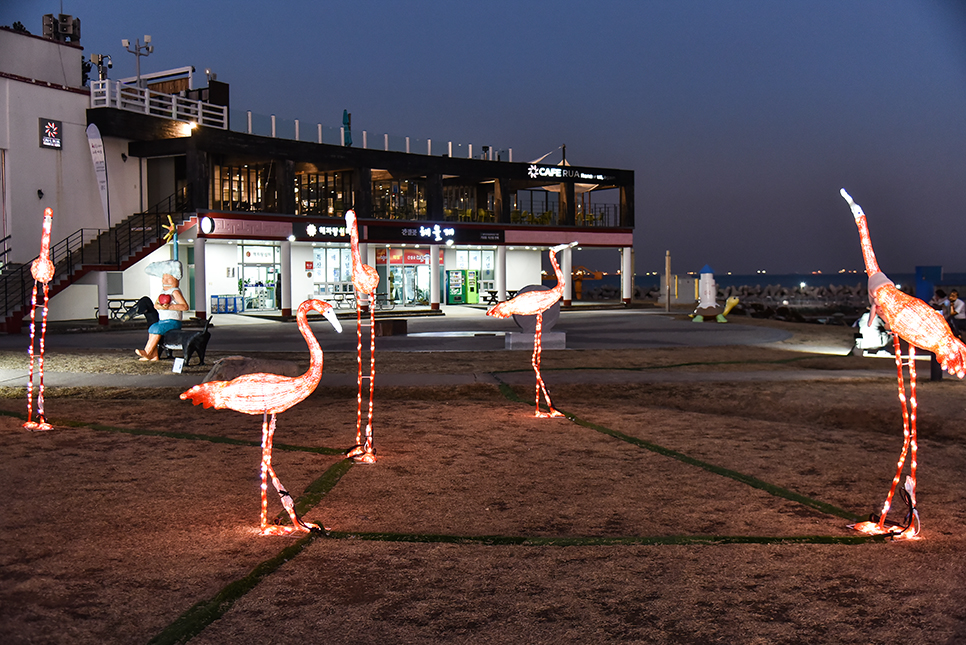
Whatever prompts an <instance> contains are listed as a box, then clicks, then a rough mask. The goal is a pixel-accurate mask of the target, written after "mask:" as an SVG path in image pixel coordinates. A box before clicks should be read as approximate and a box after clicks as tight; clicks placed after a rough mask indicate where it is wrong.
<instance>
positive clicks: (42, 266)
mask: <svg viewBox="0 0 966 645" xmlns="http://www.w3.org/2000/svg"><path fill="white" fill-rule="evenodd" d="M53 219H54V211H53V210H52V209H50V208H45V209H44V228H43V234H42V236H41V238H40V255H39V256H37V259H36V260H34V262H33V264H31V265H30V275H32V276H33V277H34V290H33V294H32V295H31V298H30V349H29V351H28V354H29V356H30V369H29V371H28V373H29V376H28V378H27V422H26V423H24V424H23V427H24V428H27V429H28V430H50V429H51V425H50V424H49V423H47V420H46V419H45V418H44V337H45V336H46V335H47V303H48V302H49V300H50V298H49V294H50V284H49V283H50V281H51V280H52V279H53V277H54V263H53V262H51V261H50V225H51V223H52V221H53ZM38 283H40V284H43V285H44V308H43V314H42V316H41V323H40V346H39V354H40V356H39V359H38V361H37V370H38V377H39V383H38V384H37V420H36V421H34V419H33V384H34V338H35V337H36V330H37V327H36V324H37V320H36V318H37V284H38Z"/></svg>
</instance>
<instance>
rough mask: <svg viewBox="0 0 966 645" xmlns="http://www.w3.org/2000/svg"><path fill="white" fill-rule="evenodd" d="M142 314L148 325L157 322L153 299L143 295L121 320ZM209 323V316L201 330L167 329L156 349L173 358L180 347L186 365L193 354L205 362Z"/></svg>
mask: <svg viewBox="0 0 966 645" xmlns="http://www.w3.org/2000/svg"><path fill="white" fill-rule="evenodd" d="M142 315H143V316H144V319H145V320H146V321H147V323H148V326H149V327H150V326H151V325H153V324H154V323H156V322H158V318H159V316H158V310H157V309H155V308H154V301H153V300H151V299H150V298H149V297H147V296H144V297H142V298H141V299H140V300H138V301H137V304H135V305H134V306H133V307H131V308H130V309H128V310H127V311H126V312H124V315H122V316H121V320H124V321H128V320H131V319H132V318H135V317H137V316H142ZM210 324H211V317H210V316H209V317H208V320H206V321H205V326H204V328H203V329H202V330H201V331H198V330H197V329H175V330H173V331H169V332H168V333H167V334H165V335H164V338H162V339H161V342H160V343H159V344H158V349H159V351H160V350H164V352H165V358H173V357H174V353H173V352H174V350H176V349H180V350H181V351H182V352H183V353H184V364H185V365H187V364H188V361H190V360H191V356H192V355H193V354H197V355H198V359H199V360H200V361H201V362H200V363H198V364H199V365H204V364H205V351H206V350H207V349H208V340H209V339H211V332H210V331H208V326H209V325H210Z"/></svg>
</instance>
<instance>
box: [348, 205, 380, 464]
mask: <svg viewBox="0 0 966 645" xmlns="http://www.w3.org/2000/svg"><path fill="white" fill-rule="evenodd" d="M345 223H346V228H348V229H349V240H350V242H351V246H352V289H353V290H354V291H355V293H356V362H357V364H358V367H359V374H358V379H357V380H358V394H357V396H356V445H355V446H354V447H352V448H351V449H350V450H349V452H348V456H349V457H351V458H352V459H353V460H354V461H356V462H357V463H365V464H371V463H375V461H376V451H375V449H373V447H372V393H373V388H374V381H375V376H376V337H375V329H374V327H375V323H376V320H375V311H374V309H373V307H372V298H373V296H374V295H375V293H376V287H378V286H379V273H378V272H377V271H376V269H375V267H372V266H369V265H368V264H365V263H364V262H363V261H362V254H361V253H360V252H359V225H358V223H357V222H356V213H355V211H353V210H349V211H346V214H345ZM360 293H364V294H366V296H367V297H368V300H369V377H368V378H369V416H368V420H367V422H366V430H365V438H363V432H362V380H363V378H364V377H363V376H362V303H361V302H360V301H359V294H360Z"/></svg>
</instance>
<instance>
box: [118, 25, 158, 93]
mask: <svg viewBox="0 0 966 645" xmlns="http://www.w3.org/2000/svg"><path fill="white" fill-rule="evenodd" d="M121 47H124V48H125V49H127V50H128V51H129V52H131V53H132V54H134V60H135V61H137V64H136V68H137V79H138V80H137V84H138V87H141V57H142V56H147V55H148V54H150V53H151V52H153V51H154V45H152V44H151V36H147V35H145V36H144V44H143V45H142V44H141V41H140V40H135V41H134V49H131V41H130V40H128V39H127V38H124V39H123V40H121Z"/></svg>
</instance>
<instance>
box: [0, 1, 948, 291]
mask: <svg viewBox="0 0 966 645" xmlns="http://www.w3.org/2000/svg"><path fill="white" fill-rule="evenodd" d="M277 6H278V7H279V8H278V9H276V8H275V7H274V6H269V5H266V4H265V3H263V2H253V1H252V0H235V1H232V2H227V1H224V0H216V1H212V2H205V3H189V2H180V1H177V2H172V1H165V0H159V1H157V2H154V3H132V2H123V1H121V0H100V1H96V0H62V1H61V0H13V1H12V2H10V1H7V2H4V3H2V4H0V25H11V24H12V23H13V22H14V21H20V22H22V23H23V24H24V26H25V27H26V28H27V29H28V30H29V31H31V32H32V33H34V34H40V33H42V27H41V24H42V23H41V17H42V16H43V14H45V13H55V14H56V13H60V12H61V10H62V11H63V13H68V14H72V15H74V16H75V17H78V18H80V19H81V23H82V29H81V45H82V46H83V47H84V51H85V56H88V57H89V56H90V54H92V53H100V54H110V55H111V57H112V59H113V62H114V67H113V69H112V70H111V74H110V75H111V77H112V78H121V77H124V76H133V75H134V69H135V65H134V63H135V61H134V56H133V55H132V54H129V53H127V52H125V51H124V49H123V48H122V47H121V42H120V41H121V39H122V38H127V39H130V40H131V41H132V42H133V41H134V40H135V39H138V38H140V39H142V40H143V36H144V34H151V36H152V44H153V45H154V46H155V50H154V53H153V54H151V55H150V56H148V57H146V58H142V60H141V71H142V73H145V72H153V71H160V70H165V69H171V68H175V67H182V66H185V65H193V66H194V67H195V68H196V70H198V72H199V73H201V74H203V70H204V69H205V68H210V69H211V70H212V71H213V72H216V73H217V74H218V79H219V80H221V81H224V82H227V83H229V84H230V86H231V103H232V108H233V109H236V110H252V111H253V112H255V113H259V114H276V115H278V116H279V117H280V118H283V119H295V118H298V119H300V120H302V122H303V123H306V122H307V123H310V124H314V123H316V122H321V123H323V124H325V125H339V123H340V122H341V118H342V110H343V109H348V110H349V111H350V112H352V126H353V133H354V134H355V133H356V132H360V131H361V130H367V131H368V132H369V133H370V136H373V135H374V134H376V133H378V134H379V135H381V134H382V133H389V134H390V135H398V136H410V137H413V138H421V139H425V138H432V139H433V141H434V147H435V145H436V142H445V141H450V140H451V141H453V142H454V144H455V143H457V142H459V143H463V144H466V143H470V144H473V147H474V149H478V148H479V146H482V145H491V146H494V147H496V148H501V149H505V148H510V147H512V148H513V157H514V160H515V161H524V160H529V159H535V158H537V157H540V156H541V155H543V154H545V153H547V152H550V151H555V150H556V152H554V153H553V154H551V155H550V156H549V157H548V158H547V160H546V161H547V162H551V163H556V162H558V161H559V160H560V153H559V150H557V149H558V148H559V146H560V145H561V144H566V145H567V160H568V161H569V162H571V163H573V164H575V165H583V166H601V167H608V168H622V169H630V170H633V171H634V172H635V177H636V195H635V206H636V231H635V249H636V250H635V258H636V269H637V271H638V272H639V273H641V272H645V271H657V270H661V269H663V266H664V254H665V251H666V250H670V252H671V255H672V271H674V272H676V273H677V272H685V271H696V270H699V269H700V268H701V267H702V266H704V265H705V264H710V265H711V266H712V267H714V269H715V271H716V272H719V273H724V272H729V271H730V272H733V273H754V272H755V271H757V270H760V269H764V270H767V271H768V272H769V273H792V272H809V271H815V270H821V271H823V272H835V271H838V270H839V269H843V268H844V269H850V270H851V269H861V268H862V256H861V252H860V249H859V242H858V234H857V233H856V229H855V226H854V224H853V221H852V217H851V213H850V211H849V208H848V205H847V204H846V203H845V201H844V200H843V199H842V198H841V197H840V196H839V189H840V188H842V187H845V188H846V189H847V190H848V191H849V192H850V193H851V194H852V196H853V197H854V198H855V200H856V201H857V202H858V203H859V204H861V205H862V206H863V208H864V209H865V212H866V213H867V215H868V218H869V227H870V229H871V234H872V240H873V243H874V244H875V248H876V253H877V255H878V259H879V264H880V265H881V267H882V269H883V270H884V271H885V272H886V273H887V274H888V273H890V272H891V273H909V272H912V271H913V270H914V268H915V266H917V265H942V266H943V267H944V269H945V271H947V272H964V271H966V235H964V233H966V217H964V216H966V124H964V117H966V8H964V5H963V4H962V3H960V2H957V1H956V0H923V1H921V2H917V3H908V2H901V1H900V0H878V1H876V0H854V1H849V2H841V1H833V0H813V1H812V2H808V3H778V2H773V1H772V0H731V1H729V2H727V3H707V2H701V1H700V0H676V1H675V2H673V3H668V2H659V1H657V0H638V1H635V0H602V1H601V2H598V3H593V4H590V3H581V2H576V1H574V0H560V1H558V2H556V3H554V4H552V5H549V4H548V3H536V2H519V1H510V0H491V2H488V3H486V4H485V5H479V4H476V3H462V2H452V0H450V1H448V2H447V1H444V0H421V1H420V0H417V1H414V2H409V3H395V2H386V1H385V0H381V1H379V0H358V1H357V2H353V3H325V2H307V1H305V0H296V1H293V2H287V3H282V4H279V5H277ZM360 143H361V142H360ZM370 145H372V143H370ZM595 201H596V200H595ZM606 201H616V197H615V198H613V199H611V198H608V199H607V200H606ZM575 263H582V264H585V265H587V266H589V267H591V268H596V269H600V270H605V271H612V270H616V269H617V267H618V263H619V260H618V258H617V254H616V253H613V252H606V253H598V254H594V255H587V256H583V257H578V258H575Z"/></svg>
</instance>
